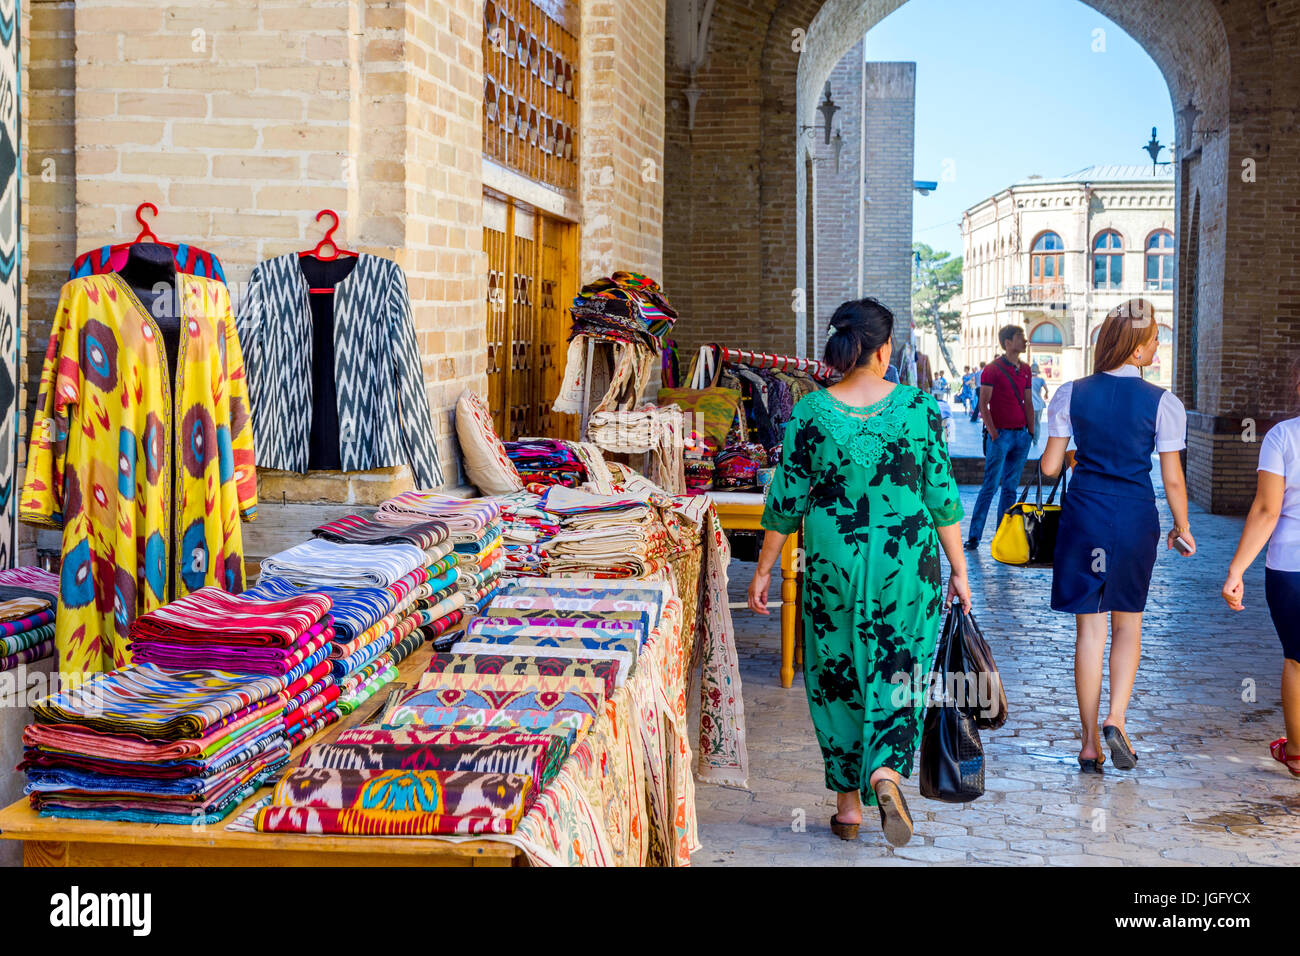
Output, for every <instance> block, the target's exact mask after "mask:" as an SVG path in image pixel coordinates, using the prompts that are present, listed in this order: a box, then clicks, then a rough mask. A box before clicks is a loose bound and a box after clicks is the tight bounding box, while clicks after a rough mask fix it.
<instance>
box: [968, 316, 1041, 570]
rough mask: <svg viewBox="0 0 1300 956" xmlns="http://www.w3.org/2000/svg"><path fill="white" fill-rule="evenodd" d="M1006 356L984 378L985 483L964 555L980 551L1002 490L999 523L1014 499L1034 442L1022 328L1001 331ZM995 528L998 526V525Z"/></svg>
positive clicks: (1013, 327) (998, 358)
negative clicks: (994, 500)
mask: <svg viewBox="0 0 1300 956" xmlns="http://www.w3.org/2000/svg"><path fill="white" fill-rule="evenodd" d="M998 343H999V344H1000V345H1001V346H1002V354H1001V355H999V356H998V357H997V358H996V359H994V360H993V362H992V363H991V364H989V365H988V366H986V367H985V368H984V371H982V372H981V373H980V414H981V416H982V417H983V419H984V483H983V484H982V485H980V493H979V497H977V498H976V499H975V510H974V511H973V512H972V513H971V519H970V529H969V530H968V531H967V532H966V550H967V551H974V550H976V549H977V548H978V547H979V546H980V538H981V537H983V535H984V524H985V522H986V521H987V520H988V515H989V505H991V504H992V503H993V494H994V492H995V491H997V490H998V489H999V488H1000V489H1001V493H1000V495H999V497H998V518H997V520H998V521H1001V520H1002V514H1003V512H1005V511H1006V510H1007V509H1008V508H1010V507H1011V505H1012V503H1013V502H1014V501H1015V500H1016V486H1017V485H1018V484H1019V483H1020V473H1021V472H1022V471H1024V469H1025V459H1027V458H1028V457H1029V443H1030V441H1031V440H1032V439H1033V431H1032V428H1033V424H1032V423H1033V414H1032V409H1033V405H1034V403H1033V399H1032V398H1031V397H1030V395H1029V383H1030V377H1029V366H1028V365H1026V364H1025V363H1024V362H1022V361H1020V355H1021V353H1022V352H1024V350H1025V330H1024V329H1022V328H1020V326H1018V325H1006V326H1003V327H1002V329H1001V331H999V332H998ZM994 523H995V524H996V523H997V522H994Z"/></svg>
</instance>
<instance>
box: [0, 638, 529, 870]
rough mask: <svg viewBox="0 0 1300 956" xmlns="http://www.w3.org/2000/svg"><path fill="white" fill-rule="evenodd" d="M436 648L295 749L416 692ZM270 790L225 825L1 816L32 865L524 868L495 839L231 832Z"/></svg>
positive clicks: (25, 808)
mask: <svg viewBox="0 0 1300 956" xmlns="http://www.w3.org/2000/svg"><path fill="white" fill-rule="evenodd" d="M432 653H433V646H432V644H430V643H427V642H426V643H425V644H424V645H423V646H422V647H420V648H419V649H418V650H417V651H415V653H413V654H411V655H410V656H409V657H408V658H406V660H404V661H402V663H401V664H399V665H398V674H397V680H395V681H393V682H392V683H391V684H389V685H388V686H387V687H384V688H381V689H380V690H379V692H378V693H377V694H375V696H374V697H372V698H370V700H368V701H366V702H365V703H364V704H362V705H361V706H360V707H358V708H357V709H356V710H354V711H353V712H352V713H351V714H349V715H348V716H347V717H344V718H343V719H342V720H340V721H339V722H338V723H336V724H334V725H333V726H331V727H329V728H327V729H326V730H324V731H322V732H321V733H319V734H317V735H316V736H315V737H311V738H309V739H307V740H305V741H303V742H302V743H301V744H299V745H298V746H297V747H295V748H294V750H293V755H292V756H291V757H290V760H289V764H290V766H294V765H296V764H297V763H298V761H299V759H300V758H301V757H302V754H303V751H305V750H306V749H307V748H308V747H311V746H313V745H314V744H319V743H324V742H327V741H330V740H333V739H334V738H335V737H336V736H337V735H338V734H339V732H340V731H342V730H343V729H345V728H348V727H353V726H357V725H360V724H363V723H366V722H368V721H370V720H371V719H372V718H373V717H374V716H375V713H376V711H378V710H380V709H381V708H382V707H383V705H384V701H385V700H386V699H387V698H388V693H389V691H391V690H393V689H394V688H400V687H402V686H403V685H404V686H406V687H414V686H415V685H416V684H417V683H419V679H420V675H421V674H422V673H423V672H424V670H425V668H426V667H428V664H429V657H430V655H431V654H432ZM268 790H269V788H267V787H263V788H261V789H260V790H258V791H257V792H256V793H254V794H253V795H252V796H250V797H249V798H248V799H247V800H245V801H244V802H243V803H242V804H240V805H239V807H238V808H237V809H236V810H235V811H234V812H233V813H231V814H230V815H229V816H228V817H226V818H225V819H224V820H222V821H221V822H220V823H214V824H211V825H208V826H202V827H199V828H195V827H192V826H190V825H187V824H166V823H118V822H113V821H100V820H57V819H52V818H50V817H42V816H38V815H37V814H36V811H34V810H33V809H32V808H31V805H30V804H29V803H28V802H27V799H26V798H25V797H24V798H23V799H21V800H19V801H17V802H16V803H13V804H11V805H10V806H8V807H6V808H5V809H4V810H0V839H7V840H22V841H23V864H24V865H25V866H522V865H526V864H527V857H526V856H525V855H524V852H523V851H522V850H520V849H519V848H518V847H514V846H511V845H509V844H507V843H499V842H495V841H492V840H471V841H466V842H462V843H453V842H450V841H447V840H439V839H437V838H431V837H371V836H311V835H308V834H300V833H246V832H242V831H238V830H227V829H226V826H227V825H228V824H230V823H232V822H234V820H235V819H236V818H237V817H238V816H239V815H240V814H241V813H242V812H243V811H244V810H245V809H246V808H247V807H248V806H249V804H251V803H253V802H255V801H256V800H258V799H260V798H262V797H265V796H266V795H267V793H268Z"/></svg>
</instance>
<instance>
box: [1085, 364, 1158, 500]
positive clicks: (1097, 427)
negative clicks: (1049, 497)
mask: <svg viewBox="0 0 1300 956" xmlns="http://www.w3.org/2000/svg"><path fill="white" fill-rule="evenodd" d="M1164 394H1165V391H1164V389H1162V388H1160V387H1159V386H1157V385H1152V384H1151V383H1150V382H1144V381H1142V379H1140V378H1138V377H1136V376H1126V375H1110V374H1108V373H1106V372H1098V373H1097V374H1095V375H1089V376H1088V377H1087V378H1081V379H1077V380H1076V381H1075V383H1074V385H1073V386H1072V389H1071V394H1070V426H1071V428H1072V429H1073V430H1074V444H1075V446H1076V451H1075V459H1074V460H1075V466H1074V471H1073V472H1071V474H1070V490H1071V491H1075V490H1078V491H1093V492H1097V493H1099V494H1105V495H1120V496H1122V497H1125V498H1144V499H1148V500H1152V501H1154V500H1155V494H1156V493H1155V489H1154V488H1153V487H1152V485H1151V453H1152V452H1153V451H1155V447H1156V412H1157V411H1159V409H1160V399H1161V398H1162V397H1163V396H1164Z"/></svg>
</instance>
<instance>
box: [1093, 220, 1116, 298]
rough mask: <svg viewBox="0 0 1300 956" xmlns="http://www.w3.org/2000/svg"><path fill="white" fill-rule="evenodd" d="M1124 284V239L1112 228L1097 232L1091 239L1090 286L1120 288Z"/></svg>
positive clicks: (1095, 287)
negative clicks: (1094, 237) (1095, 236)
mask: <svg viewBox="0 0 1300 956" xmlns="http://www.w3.org/2000/svg"><path fill="white" fill-rule="evenodd" d="M1123 285H1124V240H1123V239H1121V238H1120V237H1119V233H1118V232H1116V231H1115V230H1114V229H1107V230H1106V231H1105V232H1099V233H1097V238H1096V239H1094V240H1093V241H1092V287H1093V288H1094V289H1120V288H1123Z"/></svg>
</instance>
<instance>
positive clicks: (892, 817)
mask: <svg viewBox="0 0 1300 956" xmlns="http://www.w3.org/2000/svg"><path fill="white" fill-rule="evenodd" d="M874 789H875V791H876V802H877V803H878V804H879V806H880V829H881V830H883V831H884V834H885V839H886V840H888V841H889V842H890V843H891V844H892V845H893V846H906V845H907V842H908V841H909V840H911V839H912V814H911V813H910V812H909V811H908V809H907V800H905V799H904V798H903V791H902V790H900V789H899V788H898V784H896V783H894V781H892V780H881V781H879V782H877V784H876V786H875V788H874Z"/></svg>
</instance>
